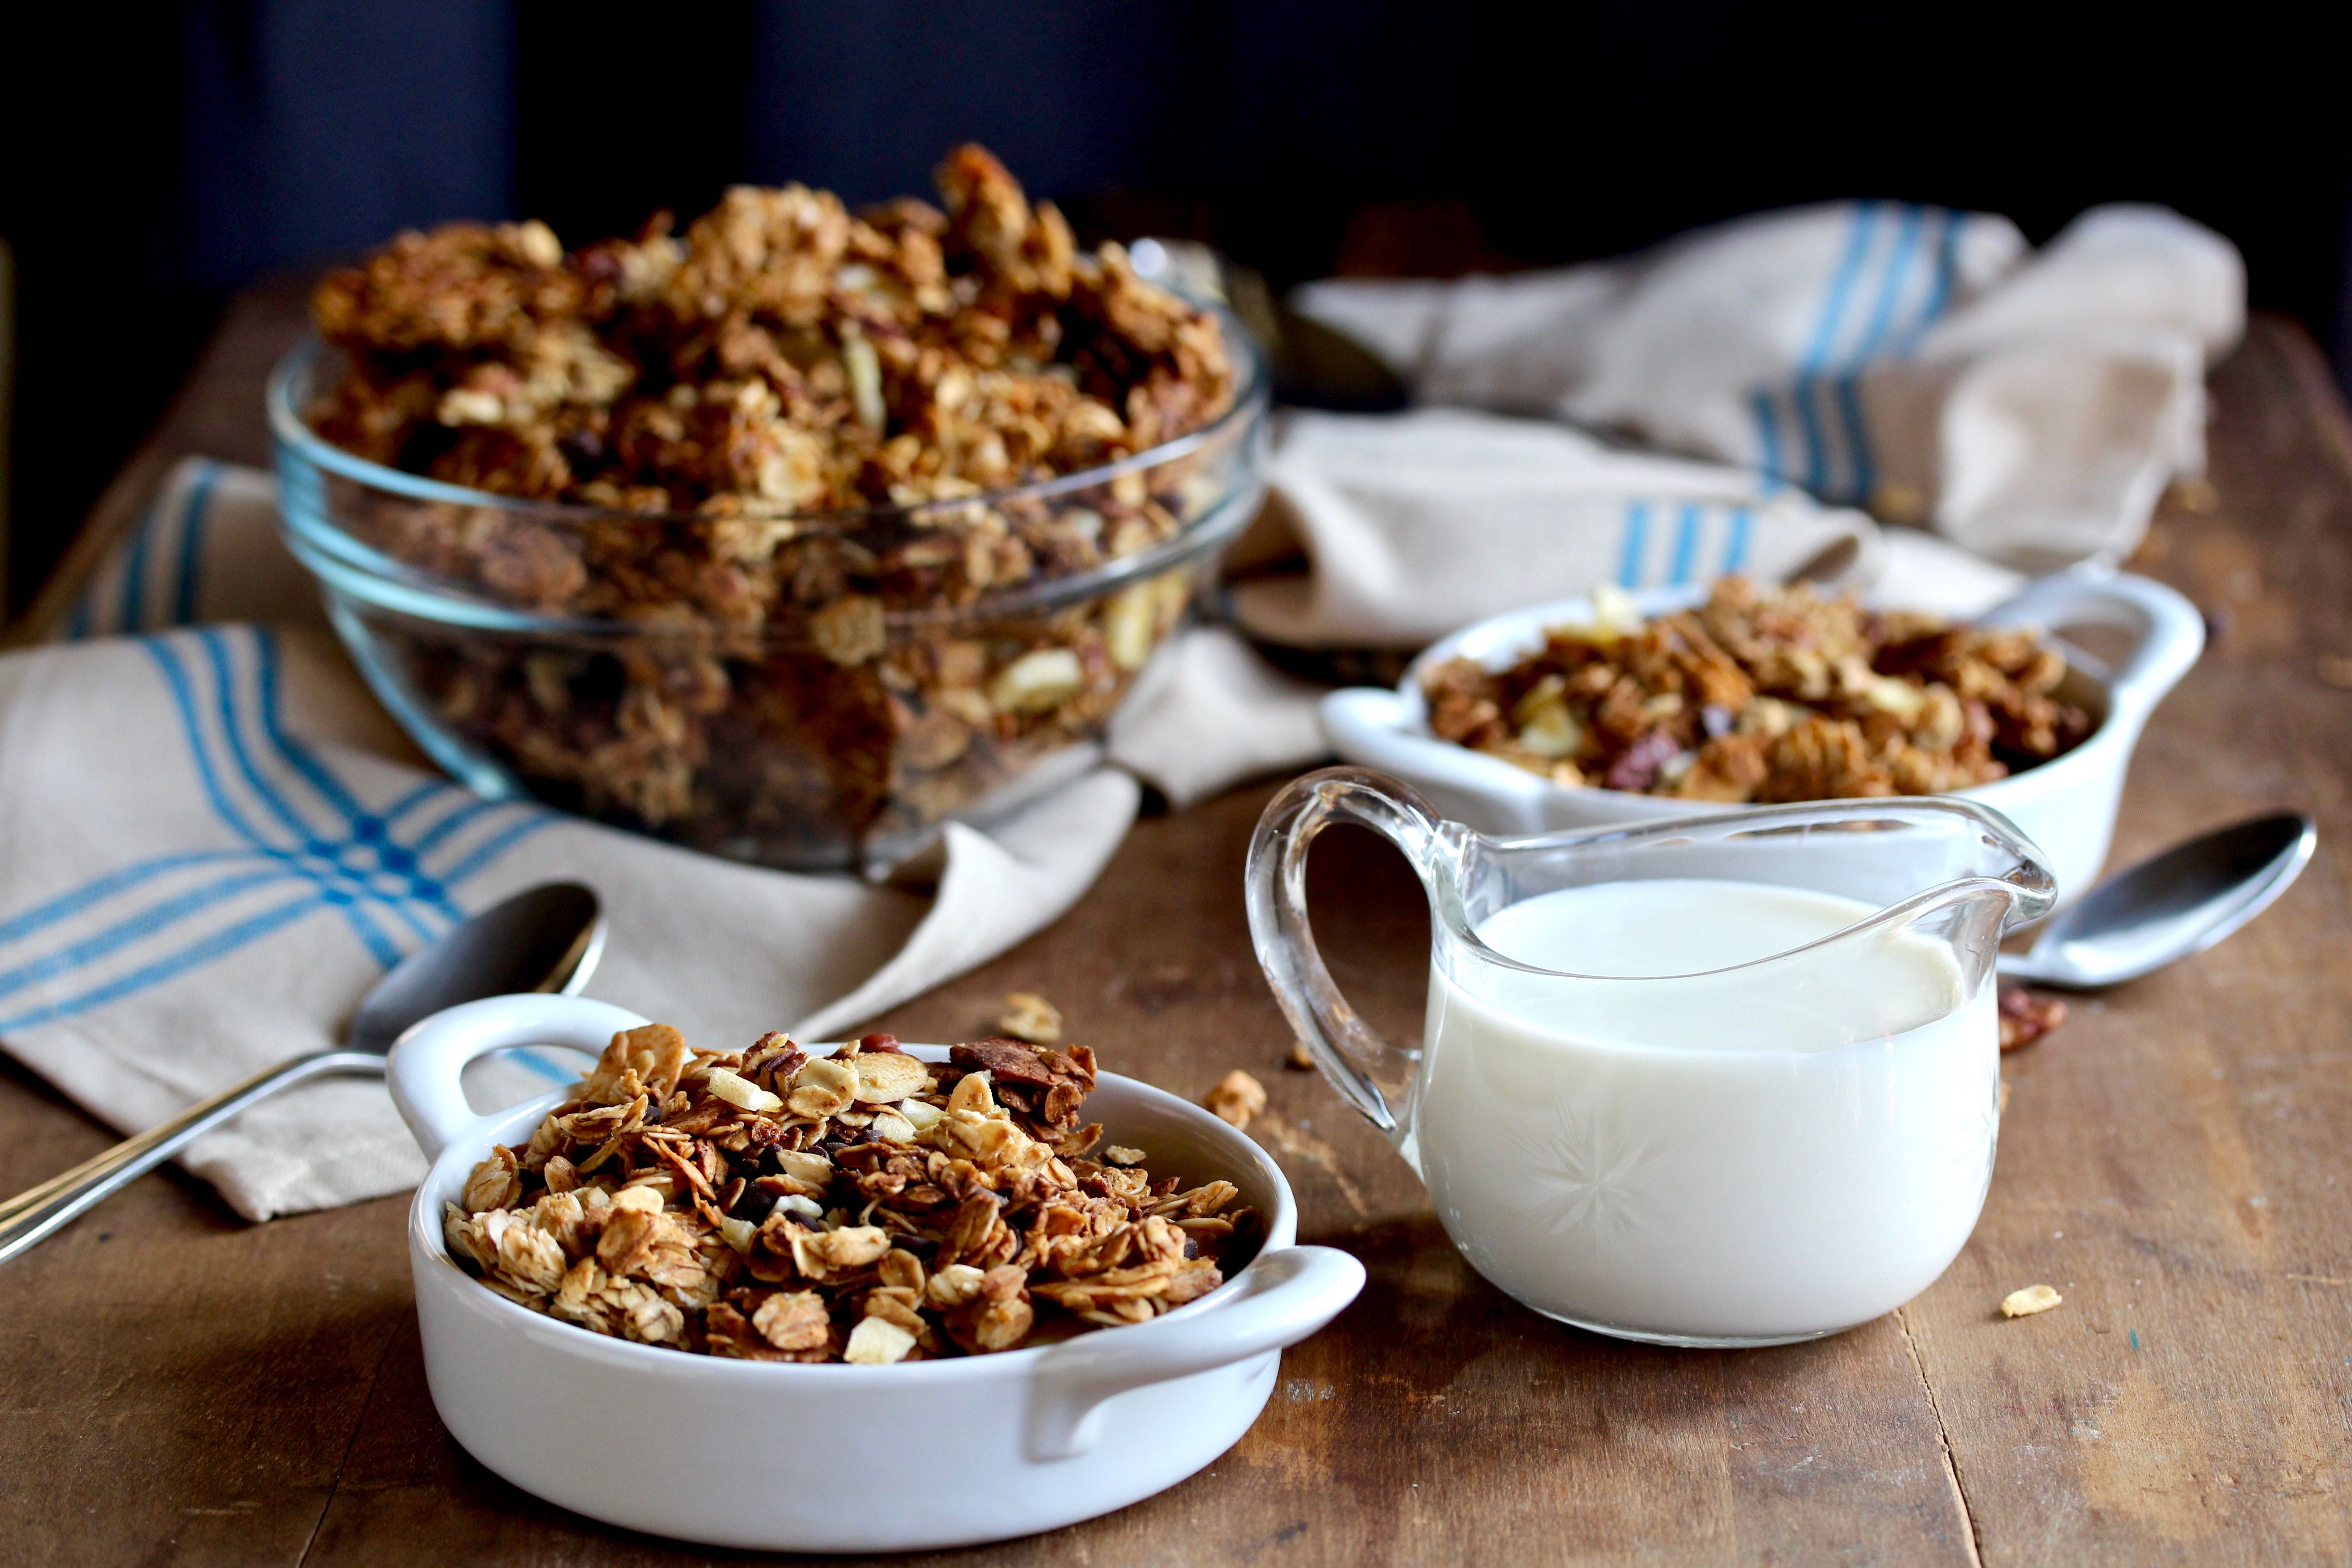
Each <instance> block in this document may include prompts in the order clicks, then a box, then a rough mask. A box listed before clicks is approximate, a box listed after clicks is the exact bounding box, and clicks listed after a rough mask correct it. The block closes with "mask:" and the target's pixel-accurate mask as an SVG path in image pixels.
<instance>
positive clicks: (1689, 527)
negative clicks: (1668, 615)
mask: <svg viewBox="0 0 2352 1568" xmlns="http://www.w3.org/2000/svg"><path fill="white" fill-rule="evenodd" d="M1698 521H1699V519H1698V503H1697V502H1696V501H1685V502H1684V503H1683V510H1682V514H1681V516H1680V517H1679V518H1677V519H1676V520H1675V569H1674V575H1673V576H1671V577H1669V578H1668V579H1667V581H1668V582H1670V583H1672V584H1674V585H1675V587H1677V588H1679V587H1681V586H1682V585H1683V584H1685V583H1687V582H1689V581H1690V574H1691V559H1692V557H1694V556H1696V554H1697V553H1698Z"/></svg>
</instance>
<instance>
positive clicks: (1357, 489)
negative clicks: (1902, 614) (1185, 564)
mask: <svg viewBox="0 0 2352 1568" xmlns="http://www.w3.org/2000/svg"><path fill="white" fill-rule="evenodd" d="M1266 478H1267V486H1268V491H1269V494H1270V495H1271V497H1272V498H1273V500H1272V504H1271V506H1270V507H1269V508H1268V510H1267V512H1266V514H1265V518H1263V519H1262V520H1261V521H1260V524H1259V526H1258V528H1257V529H1256V530H1255V531H1254V532H1255V535H1256V537H1254V538H1251V539H1246V540H1244V542H1243V544H1242V550H1243V552H1244V554H1243V555H1242V557H1241V558H1242V559H1244V560H1247V559H1248V554H1247V553H1246V552H1263V553H1266V554H1273V553H1276V546H1275V543H1274V542H1273V541H1271V540H1269V539H1268V538H1267V537H1266V535H1267V534H1268V533H1270V532H1276V531H1287V533H1288V534H1289V536H1290V537H1291V538H1292V539H1293V540H1295V541H1296V542H1297V544H1298V545H1299V546H1300V547H1301V549H1302V550H1303V552H1304V553H1305V556H1306V558H1307V570H1306V571H1304V572H1291V573H1285V574H1277V575H1271V576H1265V577H1256V578H1253V577H1250V576H1248V575H1246V574H1244V577H1243V580H1241V581H1238V582H1236V583H1234V584H1233V586H1232V590H1231V595H1232V596H1231V603H1232V607H1233V616H1234V619H1235V620H1236V621H1238V622H1240V623H1241V625H1242V626H1244V627H1246V628H1247V629H1248V630H1249V631H1250V632H1251V633H1252V634H1253V635H1254V636H1256V637H1264V638H1265V639H1266V640H1268V641H1270V642H1276V643H1283V644H1287V645H1289V646H1292V647H1389V648H1415V647H1422V646H1423V645H1424V644H1427V643H1431V642H1433V641H1435V640H1436V639H1437V638H1439V637H1444V636H1445V635H1446V634H1447V633H1448V632H1452V631H1454V630H1456V629H1457V628H1459V627H1461V626H1465V625H1467V624H1468V623H1469V622H1472V621H1475V620H1477V619H1480V618H1481V617H1483V616H1490V615H1494V614H1496V613H1497V612H1500V611H1503V610H1511V609H1517V608H1519V607H1521V606H1523V605H1536V604H1541V603H1544V602H1545V601H1547V600H1550V599H1562V598H1570V597H1573V596H1574V595H1579V594H1583V593H1587V592H1590V591H1591V589H1593V588H1594V587H1596V586H1599V585H1601V584H1616V585H1617V586H1620V587H1624V588H1639V587H1655V586H1662V585H1666V584H1685V583H1704V582H1706V581H1709V580H1710V579H1712V578H1715V577H1717V576H1720V575H1721V574H1724V573H1727V572H1742V571H1744V572H1748V573H1750V574H1755V575H1758V576H1760V577H1764V578H1766V579H1769V580H1772V581H1778V580H1780V579H1781V578H1784V577H1786V576H1788V575H1789V574H1791V573H1794V572H1796V571H1798V570H1800V569H1801V568H1807V567H1811V568H1814V569H1815V570H1814V574H1816V575H1820V576H1822V577H1823V578H1825V579H1826V580H1830V581H1835V582H1838V583H1863V584H1866V583H1869V582H1871V581H1873V580H1874V578H1875V577H1876V576H1877V574H1878V573H1879V571H1880V569H1881V567H1882V565H1883V557H1884V551H1883V547H1882V543H1881V540H1880V531H1879V529H1878V527H1877V525H1876V524H1875V523H1874V522H1873V521H1871V520H1870V519H1869V518H1868V517H1866V516H1864V514H1863V513H1861V512H1859V511H1856V510H1851V509H1849V508H1841V507H1825V506H1822V505H1821V504H1820V503H1818V502H1816V501H1815V500H1812V499H1811V497H1810V496H1807V495H1805V494H1803V493H1802V492H1801V491H1799V490H1796V489H1792V488H1791V487H1790V486H1788V485H1785V484H1781V483H1779V482H1778V481H1776V480H1774V479H1771V478H1770V477H1769V476H1768V475H1763V474H1759V473H1756V472H1753V471H1751V470H1748V469H1744V468H1734V467H1732V466H1731V465H1729V464H1727V463H1699V462H1693V461H1691V460H1689V459H1688V458H1671V457H1662V456H1659V455H1658V454H1655V453H1651V452H1637V451H1626V450H1622V449H1620V448H1617V447H1609V446H1606V445H1604V444H1603V443H1601V441H1599V440H1596V439H1595V438H1593V437H1591V436H1588V435H1585V434H1583V433H1581V432H1580V431H1576V430H1570V429H1569V428H1567V427H1566V426H1561V425H1556V424H1549V423H1544V422H1540V421H1537V420H1532V419H1517V418H1507V417H1502V416H1496V415H1492V414H1486V413H1480V412H1475V411H1473V410H1468V409H1459V408H1423V409H1416V410H1414V411H1412V412H1411V413H1407V414H1402V415H1396V416H1351V415H1340V414H1307V413H1300V414H1294V415H1292V416H1289V417H1288V419H1287V420H1286V422H1285V424H1284V426H1283V428H1282V430H1281V432H1280V434H1279V436H1278V437H1277V438H1276V443H1275V449H1274V459H1273V462H1272V463H1271V465H1270V466H1269V468H1268V469H1267V476H1266Z"/></svg>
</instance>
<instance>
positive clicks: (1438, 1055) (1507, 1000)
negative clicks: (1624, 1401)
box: [1409, 879, 2000, 1343]
mask: <svg viewBox="0 0 2352 1568" xmlns="http://www.w3.org/2000/svg"><path fill="white" fill-rule="evenodd" d="M1878 912H1879V911H1878V910H1876V909H1875V908H1874V907H1873V906H1871V905H1868V904H1864V903H1862V902H1858V901H1856V900H1851V899H1846V898H1842V897H1838V896H1835V895H1832V894H1828V893H1821V892H1813V891H1809V890H1805V889H1795V888H1789V887H1782V886H1772V885H1764V884H1759V883H1750V882H1737V881H1717V880H1696V879H1661V880H1655V881H1619V882H1604V883H1598V884H1593V885H1588V886H1582V887H1571V888H1568V889H1561V890H1559V891H1556V892H1550V893H1545V894H1542V895H1540V896H1538V897H1535V898H1531V899H1528V900H1524V901H1522V902H1519V903H1517V904H1513V905H1510V906H1508V907H1507V908H1505V909H1503V910H1500V911H1499V912H1497V913H1496V914H1494V915H1493V916H1491V917H1490V918H1489V919H1487V920H1486V921H1485V922H1484V923H1483V924H1481V925H1480V926H1479V927H1478V928H1477V935H1478V938H1479V940H1480V941H1481V942H1483V943H1484V944H1485V945H1486V947H1488V948H1490V949H1492V950H1493V951H1495V952H1499V953H1500V954H1502V955H1503V956H1504V957H1505V958H1507V959H1511V960H1515V961H1517V963H1520V964H1526V965H1530V966H1532V967H1533V969H1534V970H1536V971H1540V972H1541V973H1528V972H1527V971H1521V970H1517V969H1514V968H1512V967H1511V966H1509V965H1507V964H1496V963H1472V962H1463V963H1449V962H1448V959H1449V950H1448V948H1447V947H1446V945H1445V944H1444V943H1441V944H1440V946H1439V950H1438V953H1437V956H1436V958H1435V960H1434V962H1433V970H1432V974H1431V978H1430V988H1429V1016H1428V1027H1427V1030H1426V1033H1425V1034H1424V1036H1423V1040H1424V1042H1425V1044H1424V1047H1423V1059H1422V1063H1421V1068H1420V1073H1419V1085H1418V1093H1417V1096H1416V1105H1415V1115H1416V1117H1417V1125H1416V1126H1415V1128H1414V1131H1413V1138H1412V1148H1411V1150H1410V1151H1409V1152H1410V1154H1411V1156H1412V1158H1413V1159H1414V1161H1415V1163H1417V1164H1418V1166H1419V1167H1420V1170H1421V1173H1422V1174H1423V1178H1424V1179H1425V1180H1426V1181H1427V1183H1428V1185H1429V1189H1430V1193H1431V1195H1432V1197H1433V1200H1434V1201H1435V1204H1436V1206H1437V1212H1438V1215H1439V1217H1440V1218H1441V1220H1442V1221H1443V1222H1444V1226H1445V1228H1446V1232H1447V1234H1448V1235H1450V1236H1451V1237H1453V1238H1454V1242H1455V1243H1456V1244H1457V1245H1458V1246H1459V1247H1461V1248H1462V1250H1463V1252H1464V1254H1465V1256H1466V1257H1467V1258H1469V1260H1470V1262H1471V1264H1472V1265H1473V1266H1474V1267H1475V1268H1477V1270H1478V1271H1479V1272H1480V1273H1481V1274H1483V1275H1485V1276H1486V1278H1487V1279H1490V1280H1492V1281H1494V1283H1495V1284H1496V1285H1497V1286H1499V1287H1500V1288H1501V1289H1504V1290H1507V1291H1508V1292H1510V1293H1511V1294H1512V1295H1514V1296H1516V1297H1517V1298H1518V1299H1519V1300H1523V1301H1526V1302H1527V1303H1528V1304H1529V1305H1530V1306H1533V1307H1535V1308H1537V1309H1538V1310H1541V1311H1544V1312H1546V1313H1547V1314H1549V1315H1550V1316H1553V1317H1557V1318H1560V1319H1563V1320H1565V1321H1570V1322H1576V1323H1580V1324H1583V1325H1585V1326H1588V1327H1592V1328H1597V1329H1601V1330H1604V1331H1610V1332H1614V1333H1625V1334H1631V1335H1632V1336H1633V1337H1636V1338H1646V1339H1654V1340H1664V1341H1667V1342H1716V1343H1723V1342H1743V1343H1760V1342H1771V1341H1772V1340H1774V1339H1780V1338H1805V1337H1811V1335H1813V1334H1817V1333H1821V1332H1824V1331H1828V1330H1827V1329H1825V1327H1824V1325H1826V1324H1833V1325H1834V1326H1836V1327H1848V1326H1851V1325H1852V1324H1853V1323H1856V1322H1861V1321H1867V1320H1868V1319H1869V1318H1872V1317H1875V1316H1877V1315H1879V1314H1880V1313H1882V1312H1885V1311H1887V1310H1892V1309H1894V1308H1895V1307H1897V1306H1900V1305H1901V1304H1902V1303H1903V1302H1905V1301H1906V1300H1910V1299H1911V1297H1913V1296H1915V1295H1916V1294H1917V1293H1918V1292H1919V1291H1920V1290H1922V1289H1925V1288H1926V1287H1927V1285H1928V1284H1929V1283H1930V1282H1932V1281H1933V1280H1934V1279H1936V1277H1937V1275H1938V1274H1940V1273H1942V1272H1943V1270H1944V1268H1945V1266H1946V1265H1948V1263H1949V1262H1950V1261H1951V1260H1952V1258H1954V1257H1955V1256H1956V1255H1957V1254H1958V1251H1959V1248H1960V1247H1961V1244H1962V1243H1963V1242H1965V1241H1966V1240H1967V1238H1968V1235H1969V1230H1970V1228H1971V1227H1972V1226H1974V1225H1975V1223H1976V1218H1977V1214H1978V1211H1979V1208H1981V1206H1982V1205H1983V1202H1984V1195H1985V1189H1986V1185H1987V1184H1988V1182H1989V1181H1990V1177H1991V1173H1992V1155H1993V1142H1994V1131H1995V1128H1996V1119H1997V1117H1998V1114H1999V1095H2000V1039H1999V1026H1998V1021H1997V1018H1996V1011H1995V1010H1996V1005H1997V1003H1996V988H1995V987H1994V986H1993V985H1991V984H1989V983H1988V984H1979V985H1977V986H1975V987H1974V992H1975V994H1974V995H1973V996H1970V995H1969V994H1968V992H1969V987H1968V986H1967V985H1966V984H1964V982H1963V977H1962V975H1961V973H1960V971H1959V968H1958V964H1957V963H1956V962H1955V959H1954V957H1953V954H1952V952H1951V949H1950V947H1949V945H1948V943H1946V942H1939V941H1937V940H1935V939H1933V938H1931V937H1928V936H1926V935H1923V934H1921V933H1920V932H1918V931H1914V930H1912V929H1910V928H1908V927H1907V926H1905V925H1902V924H1899V923H1897V924H1894V925H1891V926H1889V927H1887V928H1885V929H1884V930H1881V931H1870V932H1862V933H1856V934H1855V935H1853V936H1849V937H1847V938H1844V939H1843V940H1840V941H1838V942H1830V943H1826V944H1825V945H1823V946H1822V947H1821V948H1819V949H1818V950H1815V951H1811V952H1804V951H1792V950H1802V949H1804V948H1806V946H1807V944H1809V943H1812V942H1819V941H1821V939H1823V938H1826V937H1830V936H1832V935H1834V934H1835V933H1837V932H1840V931H1845V930H1847V928H1849V927H1853V926H1854V925H1856V924H1857V923H1859V922H1861V921H1867V920H1869V919H1870V918H1871V917H1872V916H1873V915H1874V914H1876V913H1878ZM1461 951H1462V950H1461V949H1460V948H1459V947H1458V946H1457V947H1456V948H1455V949H1454V950H1453V952H1454V955H1455V956H1459V955H1460V953H1461ZM1765 959H1771V960H1772V962H1771V963H1758V961H1759V960H1765ZM1857 1303H1858V1304H1860V1307H1861V1308H1866V1309H1867V1310H1859V1309H1858V1307H1857Z"/></svg>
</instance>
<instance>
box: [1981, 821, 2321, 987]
mask: <svg viewBox="0 0 2352 1568" xmlns="http://www.w3.org/2000/svg"><path fill="white" fill-rule="evenodd" d="M2318 845H2319V829H2318V826H2317V825H2315V823H2314V822H2313V821H2312V820H2311V818H2309V817H2308V816H2304V815H2303V814H2302V813H2301V812H2295V811H2282V812H2273V813H2272V814H2271V815H2269V816H2257V817H2252V818H2250V819H2249V820H2247V821H2244V822H2240V823H2234V824H2232V825H2231V826H2228V827H2221V828H2216V829H2215V830H2214V831H2212V832H2210V833H2208V834H2204V835H2202V836H2201V837H2196V838H2192V839H2189V841H2188V842H2186V843H2184V844H2177V845H2175V846H2173V847H2171V848H2169V849H2167V850H2165V851H2164V852H2163V853H2162V854H2160V855H2157V856H2154V857H2152V858H2148V859H2146V860H2143V861H2141V862H2140V863H2139V864H2138V865H2137V866H2133V867H2131V868H2127V869H2126V870H2123V871H2119V872H2117V873H2116V875H2115V876H2113V877H2110V878H2108V879H2106V880H2105V881H2104V882H2102V883H2100V884H2099V885H2098V886H2097V887H2096V888H2095V889H2092V890H2091V891H2090V892H2089V893H2088V894H2086V895H2084V897H2083V898H2082V899H2081V900H2078V901H2077V902H2075V903H2074V904H2071V905H2068V906H2067V907H2066V908H2064V909H2062V910H2059V911H2058V912H2057V913H2056V914H2054V915H2053V916H2052V917H2051V918H2050V921H2049V923H2048V924H2046V925H2045V926H2043V928H2042V934H2041V936H2040V937H2039V938H2038V939H2037V940H2036V941H2035V942H2034V943H2033V946H2032V950H2031V951H2029V952H2022V953H2003V954H2001V957H2000V973H2002V974H2003V975H2005V976H2007V977H2008V978H2010V979H2011V980H2025V981H2032V983H2033V984H2037V985H2054V986H2058V987H2061V988H2063V989H2069V990H2082V991H2089V990H2096V989H2098V988H2100V987H2102V986H2107V985H2118V984H2122V983H2123V982H2125V981H2126V980H2137V979H2138V978H2139V977H2140V976H2141V975H2143V974H2147V973H2153V972H2154V971H2156V970H2158V969H2161V968H2163V967H2164V966H2165V965H2166V964H2168V963H2173V962H2174V961H2176V960H2178V959H2183V958H2187V957H2188V956H2189V954H2191V953H2196V952H2204V951H2205V950H2206V949H2207V948H2209V947H2211V946H2212V945H2213V944H2214V943H2215V942H2220V941H2221V939H2222V938H2223V937H2225V936H2228V935H2229V934H2230V933H2231V932H2232V931H2236V930H2237V929H2238V928H2239V927H2240V926H2242V925H2244V924H2245V923H2246V922H2247V921H2250V920H2252V919H2253V918H2254V917H2255V916H2256V915H2258V914H2260V913H2262V912H2263V910H2266V909H2268V908H2270V906H2271V903H2272V901H2273V900H2275V899H2276V898H2277V897H2278V896H2279V895H2280V894H2281V893H2284V892H2285V891H2286V889H2287V888H2288V887H2289V886H2290V885H2291V884H2292V883H2293V882H2294V879H2295V878H2297V877H2298V876H2300V875H2302V873H2303V868H2304V867H2305V866H2306V865H2308V864H2310V861H2311V857H2312V853H2313V851H2314V850H2315V849H2316V848H2317V847H2318Z"/></svg>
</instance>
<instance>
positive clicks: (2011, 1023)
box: [2000, 986, 2066, 1051]
mask: <svg viewBox="0 0 2352 1568" xmlns="http://www.w3.org/2000/svg"><path fill="white" fill-rule="evenodd" d="M2065 1021H2066V1004H2065V1003H2063V1002H2062V1001H2060V1000H2059V999H2058V998H2057V997H2055V996H2036V995H2035V994H2033V993H2032V992H2031V991H2028V990H2026V989H2024V988H2023V987H2022V986H2016V987H2012V988H2011V989H2009V990H2007V991H2003V992H2002V993H2001V994H2000V1048H2001V1049H2002V1050H2004V1051H2013V1050H2017V1049H2019V1048H2020V1047H2025V1046H2030V1045H2032V1043H2033V1042H2034V1041H2036V1040H2038V1039H2040V1038H2041V1037H2042V1036H2044V1035H2046V1034H2048V1033H2049V1032H2050V1031H2051V1030H2053V1029H2054V1028H2056V1027H2058V1026H2059V1025H2061V1024H2063V1023H2064V1022H2065Z"/></svg>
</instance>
